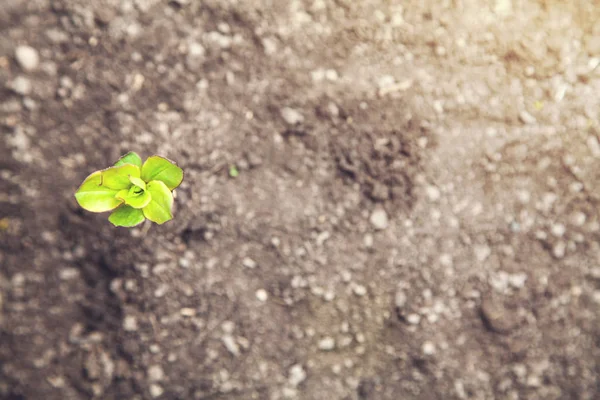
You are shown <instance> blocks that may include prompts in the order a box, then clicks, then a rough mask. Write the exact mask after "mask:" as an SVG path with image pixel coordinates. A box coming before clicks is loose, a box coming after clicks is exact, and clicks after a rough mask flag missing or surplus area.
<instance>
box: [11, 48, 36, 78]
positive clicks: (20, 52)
mask: <svg viewBox="0 0 600 400" xmlns="http://www.w3.org/2000/svg"><path fill="white" fill-rule="evenodd" d="M15 58H16V60H17V63H18V64H19V66H20V67H21V68H22V69H23V70H24V71H28V72H29V71H33V70H35V69H37V67H38V66H39V65H40V55H39V54H38V52H37V50H36V49H34V48H33V47H31V46H19V47H17V49H16V50H15Z"/></svg>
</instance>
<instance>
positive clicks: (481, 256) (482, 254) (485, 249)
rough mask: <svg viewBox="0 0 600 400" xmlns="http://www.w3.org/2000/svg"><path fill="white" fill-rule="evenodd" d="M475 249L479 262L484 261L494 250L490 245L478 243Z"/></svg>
mask: <svg viewBox="0 0 600 400" xmlns="http://www.w3.org/2000/svg"><path fill="white" fill-rule="evenodd" d="M473 250H474V252H475V258H477V261H479V262H484V261H485V260H487V258H488V257H489V256H490V254H492V250H491V249H490V246H488V245H476V246H475V247H474V249H473Z"/></svg>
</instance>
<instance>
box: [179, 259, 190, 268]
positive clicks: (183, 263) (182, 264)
mask: <svg viewBox="0 0 600 400" xmlns="http://www.w3.org/2000/svg"><path fill="white" fill-rule="evenodd" d="M190 265H191V262H190V260H188V259H187V258H180V259H179V266H180V267H181V268H184V269H187V268H189V267H190Z"/></svg>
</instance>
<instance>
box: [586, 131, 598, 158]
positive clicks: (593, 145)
mask: <svg viewBox="0 0 600 400" xmlns="http://www.w3.org/2000/svg"><path fill="white" fill-rule="evenodd" d="M587 145H588V148H589V149H590V152H591V153H592V155H593V156H594V157H596V158H600V143H599V142H598V138H597V137H596V136H590V137H588V138H587Z"/></svg>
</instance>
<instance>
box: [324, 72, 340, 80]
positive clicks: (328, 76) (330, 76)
mask: <svg viewBox="0 0 600 400" xmlns="http://www.w3.org/2000/svg"><path fill="white" fill-rule="evenodd" d="M338 78H339V75H338V73H337V71H336V70H335V69H328V70H326V71H325V79H327V80H328V81H337V80H338Z"/></svg>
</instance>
